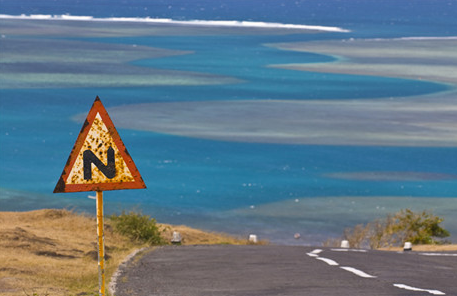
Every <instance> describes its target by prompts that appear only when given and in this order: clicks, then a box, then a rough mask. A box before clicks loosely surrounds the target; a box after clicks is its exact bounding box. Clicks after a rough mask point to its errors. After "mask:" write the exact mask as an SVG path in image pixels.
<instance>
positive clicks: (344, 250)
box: [330, 249, 367, 253]
mask: <svg viewBox="0 0 457 296" xmlns="http://www.w3.org/2000/svg"><path fill="white" fill-rule="evenodd" d="M330 251H334V252H360V253H366V252H367V250H363V249H330Z"/></svg>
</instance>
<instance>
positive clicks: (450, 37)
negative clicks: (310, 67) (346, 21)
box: [343, 36, 457, 42]
mask: <svg viewBox="0 0 457 296" xmlns="http://www.w3.org/2000/svg"><path fill="white" fill-rule="evenodd" d="M360 40H361V41H390V40H457V36H434V37H398V38H368V39H355V38H350V39H346V40H343V41H344V42H351V41H360Z"/></svg>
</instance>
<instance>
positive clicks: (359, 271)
mask: <svg viewBox="0 0 457 296" xmlns="http://www.w3.org/2000/svg"><path fill="white" fill-rule="evenodd" d="M340 268H341V269H344V270H347V271H349V272H352V273H353V274H355V275H358V276H360V277H363V278H375V277H376V276H374V275H371V274H368V273H365V272H363V271H361V270H358V269H356V268H354V267H349V266H341V267H340Z"/></svg>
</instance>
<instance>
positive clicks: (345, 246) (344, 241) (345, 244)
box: [341, 240, 349, 249]
mask: <svg viewBox="0 0 457 296" xmlns="http://www.w3.org/2000/svg"><path fill="white" fill-rule="evenodd" d="M341 248H345V249H349V241H347V240H342V241H341Z"/></svg>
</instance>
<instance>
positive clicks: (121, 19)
mask: <svg viewBox="0 0 457 296" xmlns="http://www.w3.org/2000/svg"><path fill="white" fill-rule="evenodd" d="M0 19H33V20H66V21H68V20H71V21H97V22H137V23H138V22H140V23H156V24H175V25H192V26H212V27H232V28H233V27H235V28H266V29H295V30H311V31H324V32H341V33H347V32H350V30H346V29H343V28H339V27H328V26H310V25H297V24H282V23H267V22H251V21H216V20H189V21H177V20H173V19H166V18H149V17H146V18H140V17H110V18H94V17H93V16H73V15H67V14H63V15H50V14H32V15H25V14H21V15H6V14H0Z"/></svg>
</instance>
